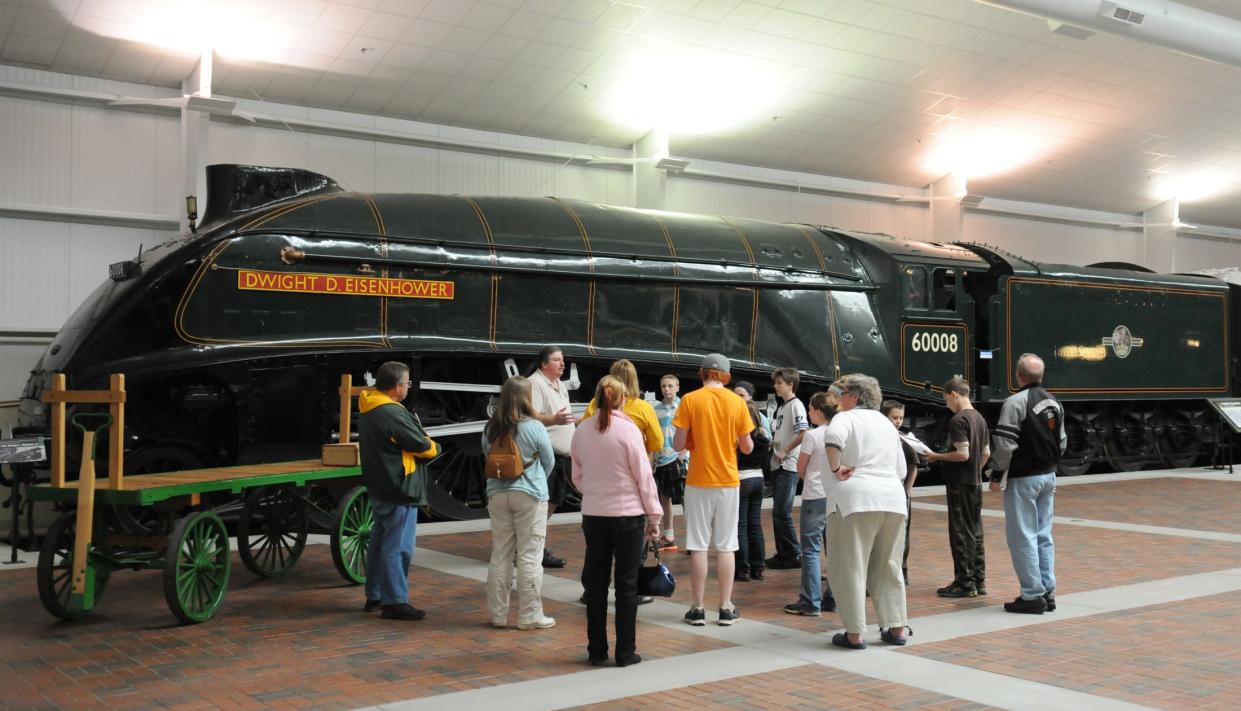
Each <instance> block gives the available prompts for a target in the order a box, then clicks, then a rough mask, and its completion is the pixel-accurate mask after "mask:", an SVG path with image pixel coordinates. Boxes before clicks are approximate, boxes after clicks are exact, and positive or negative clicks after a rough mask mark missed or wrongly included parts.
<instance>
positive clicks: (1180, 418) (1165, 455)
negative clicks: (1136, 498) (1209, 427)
mask: <svg viewBox="0 0 1241 711" xmlns="http://www.w3.org/2000/svg"><path fill="white" fill-rule="evenodd" d="M1208 437H1209V435H1208V433H1207V431H1206V427H1205V426H1204V425H1203V424H1202V413H1183V412H1175V413H1172V414H1171V415H1169V416H1168V418H1167V424H1166V425H1165V426H1164V429H1163V434H1162V435H1160V437H1159V439H1158V440H1156V445H1157V446H1158V448H1159V458H1160V459H1161V460H1162V461H1163V465H1164V466H1165V467H1168V468H1169V469H1181V468H1183V467H1191V466H1193V465H1194V462H1196V461H1198V457H1200V456H1202V454H1203V452H1204V450H1205V445H1204V444H1203V443H1204V442H1205V441H1206V440H1207V439H1208Z"/></svg>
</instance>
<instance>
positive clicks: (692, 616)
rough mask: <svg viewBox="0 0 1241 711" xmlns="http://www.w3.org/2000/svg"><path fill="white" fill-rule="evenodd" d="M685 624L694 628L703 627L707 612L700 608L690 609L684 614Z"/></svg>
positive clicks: (705, 622)
mask: <svg viewBox="0 0 1241 711" xmlns="http://www.w3.org/2000/svg"><path fill="white" fill-rule="evenodd" d="M684 619H685V623H686V624H689V625H693V626H695V627H705V626H706V624H707V611H706V610H704V609H702V608H701V607H691V608H689V612H687V613H685V618H684Z"/></svg>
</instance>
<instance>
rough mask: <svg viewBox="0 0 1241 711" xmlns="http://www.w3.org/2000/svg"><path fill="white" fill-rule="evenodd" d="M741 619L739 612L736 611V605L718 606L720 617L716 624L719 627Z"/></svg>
mask: <svg viewBox="0 0 1241 711" xmlns="http://www.w3.org/2000/svg"><path fill="white" fill-rule="evenodd" d="M739 619H741V613H740V612H738V611H737V606H736V605H733V606H732V607H729V608H724V607H721V608H720V619H719V621H718V622H716V624H718V625H719V626H720V627H728V626H729V625H732V624H734V623H736V622H737V620H739Z"/></svg>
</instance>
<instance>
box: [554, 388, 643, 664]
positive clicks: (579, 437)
mask: <svg viewBox="0 0 1241 711" xmlns="http://www.w3.org/2000/svg"><path fill="white" fill-rule="evenodd" d="M595 402H596V403H598V404H599V409H598V411H597V412H595V414H594V415H592V416H590V417H588V418H586V419H585V420H582V422H581V423H579V424H578V426H577V430H576V431H575V432H574V433H573V443H572V446H571V448H570V454H571V455H572V458H573V485H574V486H575V487H577V490H578V491H580V492H582V532H583V533H584V534H585V535H586V565H585V567H584V568H583V570H582V585H583V587H585V588H586V639H587V645H586V651H587V653H588V654H589V655H590V663H591V664H592V665H594V666H599V665H601V664H603V663H605V662H606V661H607V660H608V630H607V623H608V583H609V582H610V581H611V578H612V565H613V560H615V564H616V581H615V585H616V666H618V667H627V666H629V665H631V664H637V663H638V662H640V661H642V657H640V656H638V654H637V653H636V652H635V649H636V641H635V635H636V631H637V619H638V569H639V568H640V567H641V565H642V550H643V547H644V545H645V544H646V541H647V540H648V539H652V538H654V537H655V536H658V535H659V520H660V517H661V516H662V515H663V509H661V508H660V506H659V496H658V494H657V493H656V490H655V479H654V477H653V476H652V474H651V460H650V458H649V457H648V455H647V453H646V448H645V447H644V446H643V444H642V433H641V432H639V431H638V427H637V425H635V424H634V423H633V421H632V420H630V419H629V417H628V416H627V415H625V413H624V412H622V410H621V408H622V407H624V404H625V385H624V383H622V382H621V381H620V380H618V379H616V378H614V377H612V376H610V375H608V376H604V378H603V379H602V380H600V381H599V386H598V387H597V388H595ZM605 403H606V404H605Z"/></svg>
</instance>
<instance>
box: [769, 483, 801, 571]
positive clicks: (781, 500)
mask: <svg viewBox="0 0 1241 711" xmlns="http://www.w3.org/2000/svg"><path fill="white" fill-rule="evenodd" d="M771 480H772V487H773V491H772V493H771V528H772V531H773V533H774V534H775V538H776V557H777V558H779V559H780V560H797V557H798V555H799V553H798V550H800V548H801V547H800V546H799V545H797V536H796V534H795V533H794V531H793V497H794V496H796V495H797V472H791V471H789V470H788V469H777V470H775V471H774V472H772V473H771Z"/></svg>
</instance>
